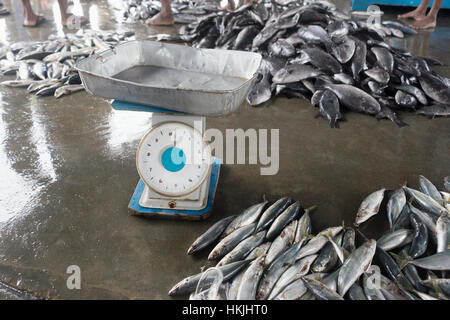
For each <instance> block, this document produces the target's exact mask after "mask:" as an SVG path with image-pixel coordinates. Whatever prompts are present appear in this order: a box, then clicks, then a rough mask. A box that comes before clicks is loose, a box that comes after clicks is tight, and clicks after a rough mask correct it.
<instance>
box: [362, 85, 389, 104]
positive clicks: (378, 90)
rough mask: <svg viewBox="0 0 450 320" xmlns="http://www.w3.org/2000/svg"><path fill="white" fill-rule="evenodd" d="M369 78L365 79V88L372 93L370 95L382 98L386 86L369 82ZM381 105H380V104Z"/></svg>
mask: <svg viewBox="0 0 450 320" xmlns="http://www.w3.org/2000/svg"><path fill="white" fill-rule="evenodd" d="M370 79H371V78H367V79H366V80H368V81H367V86H368V87H369V89H370V91H372V93H373V94H374V95H377V96H384V94H385V93H384V90H385V89H386V88H387V85H382V84H380V83H378V82H376V81H373V80H370ZM364 82H365V81H363V82H362V83H361V84H363V83H364ZM380 105H381V103H380Z"/></svg>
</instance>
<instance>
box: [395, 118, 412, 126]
mask: <svg viewBox="0 0 450 320" xmlns="http://www.w3.org/2000/svg"><path fill="white" fill-rule="evenodd" d="M394 123H395V124H396V125H397V126H399V127H400V128H402V127H407V126H409V124H407V123H406V122H403V121H402V120H400V119H399V118H396V119H395V120H394Z"/></svg>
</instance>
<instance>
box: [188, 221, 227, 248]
mask: <svg viewBox="0 0 450 320" xmlns="http://www.w3.org/2000/svg"><path fill="white" fill-rule="evenodd" d="M235 218H236V216H230V217H226V218H223V219H221V220H219V221H217V222H216V223H215V224H213V225H212V226H211V227H210V228H209V229H208V230H206V232H205V233H203V234H202V235H201V236H200V237H198V238H197V239H196V240H195V241H194V243H192V245H191V246H190V247H189V249H188V251H187V254H194V253H196V252H198V251H200V250H201V249H203V248H205V247H207V246H208V245H210V244H211V243H213V242H214V241H215V240H216V239H218V238H219V237H220V235H221V234H222V232H223V231H224V230H225V228H226V227H227V226H228V225H229V224H230V223H231V222H232V221H233V220H234V219H235Z"/></svg>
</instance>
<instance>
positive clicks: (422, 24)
mask: <svg viewBox="0 0 450 320" xmlns="http://www.w3.org/2000/svg"><path fill="white" fill-rule="evenodd" d="M409 26H410V27H411V28H413V29H416V30H424V29H432V28H434V27H436V17H435V16H430V15H428V16H425V18H423V19H422V20H418V21H415V22H413V23H411V24H410V25H409Z"/></svg>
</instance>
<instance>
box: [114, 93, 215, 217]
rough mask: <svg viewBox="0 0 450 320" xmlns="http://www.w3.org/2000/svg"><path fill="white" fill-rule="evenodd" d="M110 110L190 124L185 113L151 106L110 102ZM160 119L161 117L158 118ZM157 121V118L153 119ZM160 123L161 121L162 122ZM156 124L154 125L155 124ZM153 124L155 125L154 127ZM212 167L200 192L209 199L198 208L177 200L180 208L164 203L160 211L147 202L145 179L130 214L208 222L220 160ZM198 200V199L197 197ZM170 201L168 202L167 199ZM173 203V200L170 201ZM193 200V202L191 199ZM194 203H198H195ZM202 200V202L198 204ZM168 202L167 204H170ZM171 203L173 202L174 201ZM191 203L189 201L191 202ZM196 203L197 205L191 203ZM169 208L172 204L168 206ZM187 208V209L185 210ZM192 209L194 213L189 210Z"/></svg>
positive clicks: (147, 191) (134, 194) (130, 207)
mask: <svg viewBox="0 0 450 320" xmlns="http://www.w3.org/2000/svg"><path fill="white" fill-rule="evenodd" d="M110 104H111V107H112V108H113V109H114V110H123V111H142V112H154V113H158V114H161V117H163V119H164V118H166V117H169V118H171V117H172V116H171V114H173V117H174V119H181V120H182V121H183V120H184V121H188V122H189V119H188V118H189V116H188V115H186V114H185V113H182V112H178V111H173V110H168V109H164V108H159V107H153V106H149V105H139V104H135V103H129V102H126V101H120V100H113V101H111V102H110ZM163 114H167V116H163ZM158 117H160V116H159V115H158ZM154 118H156V115H155V116H154ZM153 120H154V121H157V120H156V119H153ZM159 121H161V120H159ZM152 122H153V121H152ZM153 124H154V123H153ZM211 162H212V165H211V172H210V175H209V177H208V178H207V179H209V180H207V182H205V183H204V188H203V187H202V188H203V191H200V193H201V194H203V195H204V196H206V195H207V200H206V198H203V199H204V200H203V202H202V201H201V196H200V198H199V199H198V200H196V201H197V204H196V205H195V204H194V205H189V204H187V205H186V202H183V200H182V199H177V198H175V199H174V200H173V204H174V205H177V204H178V208H173V209H172V208H170V207H168V206H167V202H165V201H164V200H163V201H162V202H163V203H164V202H165V203H166V206H165V207H159V205H161V202H158V201H154V202H147V200H143V199H148V194H149V192H150V191H149V189H148V187H147V186H146V183H145V182H144V180H142V178H141V179H140V180H139V182H138V184H137V186H136V188H135V190H134V193H133V196H132V197H131V200H130V203H129V204H128V211H129V212H130V213H131V214H133V215H140V216H152V217H157V216H162V217H165V218H174V219H184V220H202V219H206V218H207V217H208V216H209V214H210V213H211V211H212V206H213V203H214V197H215V193H216V189H217V184H218V181H219V174H220V166H221V160H220V159H219V158H215V157H213V158H212V161H211ZM163 198H164V197H163ZM194 198H195V195H194ZM166 199H168V198H166ZM169 200H170V199H169ZM191 200H192V199H191ZM194 200H195V199H194ZM199 200H200V202H198V201H199ZM167 201H168V200H167ZM171 202H172V201H171ZM188 202H189V201H188ZM192 203H194V202H192ZM169 204H171V203H170V202H169ZM183 206H185V207H183ZM192 207H195V209H192ZM190 208H191V209H190Z"/></svg>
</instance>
